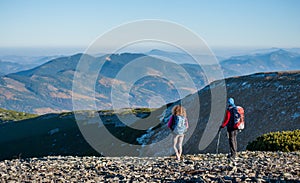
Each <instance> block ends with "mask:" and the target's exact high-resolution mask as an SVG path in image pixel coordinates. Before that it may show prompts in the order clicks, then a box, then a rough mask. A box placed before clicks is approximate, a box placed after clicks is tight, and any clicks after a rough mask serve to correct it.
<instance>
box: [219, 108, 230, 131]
mask: <svg viewBox="0 0 300 183" xmlns="http://www.w3.org/2000/svg"><path fill="white" fill-rule="evenodd" d="M229 119H230V112H229V111H228V110H226V115H225V118H224V121H223V123H222V125H221V127H222V128H224V127H225V126H226V125H227V124H228V122H229Z"/></svg>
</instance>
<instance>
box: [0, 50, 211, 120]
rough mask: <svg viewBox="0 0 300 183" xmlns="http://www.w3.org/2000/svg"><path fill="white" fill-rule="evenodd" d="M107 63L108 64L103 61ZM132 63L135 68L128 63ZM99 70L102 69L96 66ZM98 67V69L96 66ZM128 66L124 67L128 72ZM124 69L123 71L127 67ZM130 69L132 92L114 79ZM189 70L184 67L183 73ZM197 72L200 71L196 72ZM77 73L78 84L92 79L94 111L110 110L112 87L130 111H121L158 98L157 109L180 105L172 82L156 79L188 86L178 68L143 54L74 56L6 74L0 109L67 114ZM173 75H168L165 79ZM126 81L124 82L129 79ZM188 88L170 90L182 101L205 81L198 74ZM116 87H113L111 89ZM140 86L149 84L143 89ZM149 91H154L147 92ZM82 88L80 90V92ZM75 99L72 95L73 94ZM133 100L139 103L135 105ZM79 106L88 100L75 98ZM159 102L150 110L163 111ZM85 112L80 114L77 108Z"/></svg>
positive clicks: (1, 85)
mask: <svg viewBox="0 0 300 183" xmlns="http://www.w3.org/2000/svg"><path fill="white" fill-rule="evenodd" d="M108 57H109V60H108ZM79 60H81V63H84V67H86V69H87V71H85V72H81V71H80V70H78V69H77V65H78V63H79ZM136 60H138V61H139V63H140V62H141V63H142V64H139V63H137V62H136V63H135V62H134V61H136ZM102 64H103V65H102ZM101 65H102V69H101V70H100V71H98V70H97V69H100V66H101ZM128 65H130V66H128ZM127 66H128V67H127ZM128 68H130V69H131V71H130V72H126V73H125V75H126V76H130V77H131V78H132V79H137V81H136V82H135V83H134V86H133V87H132V88H129V87H131V86H129V83H128V81H124V77H123V76H120V77H118V75H117V74H119V73H120V72H121V71H122V70H124V69H128ZM184 68H186V69H189V68H188V67H184ZM197 70H198V72H200V73H201V72H202V71H201V68H198V69H197ZM75 71H77V73H78V75H80V77H81V79H82V82H93V79H92V78H97V79H96V83H95V98H96V100H95V102H96V105H97V107H98V108H99V109H110V108H111V107H112V106H111V105H112V104H111V103H112V101H111V96H110V94H111V91H112V89H113V85H114V87H118V89H117V90H115V91H116V92H117V96H118V98H128V96H127V95H129V96H130V98H129V100H131V101H132V102H131V103H132V105H134V106H121V108H123V107H151V106H150V105H152V104H149V102H150V100H152V99H154V98H153V97H155V96H158V97H160V98H163V99H166V101H163V103H169V102H172V101H176V100H178V99H180V97H178V95H174V91H176V89H175V86H172V81H169V80H166V79H164V77H165V76H162V77H160V76H161V74H162V73H163V74H165V75H167V76H168V75H170V77H172V78H168V79H171V80H172V79H173V81H180V80H184V81H188V80H189V75H187V73H188V71H186V70H183V69H182V67H181V66H180V65H177V64H174V63H170V62H165V61H163V60H160V59H157V58H153V57H149V56H146V55H143V54H130V53H123V54H113V55H109V56H108V55H105V56H102V57H92V56H89V55H83V54H77V55H73V56H70V57H61V58H57V59H54V60H51V61H49V62H47V63H45V64H43V65H41V66H39V67H36V68H34V69H31V70H27V71H22V72H18V73H14V74H9V75H6V76H4V77H1V78H0V91H1V92H0V98H1V102H0V107H3V108H6V109H11V110H17V111H25V112H30V113H39V114H43V113H49V112H61V111H64V110H68V111H70V110H72V109H73V108H72V93H73V91H72V86H73V80H74V73H75ZM170 73H171V74H173V75H171V74H170ZM138 74H140V75H141V76H142V75H143V74H147V76H149V77H141V78H136V77H137V75H138ZM131 78H129V79H131ZM192 82H194V83H196V86H195V87H193V88H190V86H184V85H186V84H185V82H180V83H179V84H180V85H182V86H178V85H177V86H176V87H177V89H181V90H182V91H184V93H185V95H187V94H190V93H193V92H195V91H197V90H198V89H199V88H200V87H203V86H204V85H205V82H206V78H205V76H204V75H203V74H197V75H195V76H194V77H193V78H192ZM116 83H117V84H116ZM145 83H148V84H149V83H151V84H150V85H147V84H145ZM152 85H156V86H157V87H156V89H155V90H153V87H151V86H152ZM84 89H86V88H84V87H82V90H84ZM75 94H76V93H75ZM136 96H137V97H138V98H139V100H135V99H136ZM76 97H78V98H79V99H82V100H93V97H92V96H88V95H80V94H78V95H76ZM163 103H162V101H161V100H157V101H154V102H153V105H155V106H161V105H163ZM83 109H86V108H83Z"/></svg>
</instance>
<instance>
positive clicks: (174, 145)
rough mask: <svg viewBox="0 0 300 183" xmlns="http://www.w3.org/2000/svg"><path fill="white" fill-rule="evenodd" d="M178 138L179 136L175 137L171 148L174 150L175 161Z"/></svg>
mask: <svg viewBox="0 0 300 183" xmlns="http://www.w3.org/2000/svg"><path fill="white" fill-rule="evenodd" d="M178 137H179V135H175V136H174V139H173V148H174V150H175V154H176V157H177V159H178V156H179V154H178V149H177V142H178Z"/></svg>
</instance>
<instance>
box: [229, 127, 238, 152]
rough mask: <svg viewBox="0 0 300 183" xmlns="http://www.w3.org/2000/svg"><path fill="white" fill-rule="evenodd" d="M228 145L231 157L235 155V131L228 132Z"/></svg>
mask: <svg viewBox="0 0 300 183" xmlns="http://www.w3.org/2000/svg"><path fill="white" fill-rule="evenodd" d="M229 146H230V154H231V157H235V155H236V147H237V145H236V131H230V132H229Z"/></svg>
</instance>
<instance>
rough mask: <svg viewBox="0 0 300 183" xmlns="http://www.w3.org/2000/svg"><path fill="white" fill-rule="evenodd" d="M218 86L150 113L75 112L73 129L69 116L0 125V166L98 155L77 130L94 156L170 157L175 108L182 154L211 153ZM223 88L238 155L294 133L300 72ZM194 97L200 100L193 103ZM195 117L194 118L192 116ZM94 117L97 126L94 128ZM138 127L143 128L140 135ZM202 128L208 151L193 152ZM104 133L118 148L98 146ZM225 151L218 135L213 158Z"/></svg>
mask: <svg viewBox="0 0 300 183" xmlns="http://www.w3.org/2000/svg"><path fill="white" fill-rule="evenodd" d="M222 84H224V83H222V82H221V83H220V81H215V82H213V83H211V84H210V85H208V86H206V87H205V88H203V89H202V90H200V91H199V92H197V93H195V94H193V95H190V96H187V97H185V98H183V99H182V100H178V101H176V102H174V103H169V104H167V105H166V106H164V107H161V108H159V109H156V110H150V109H124V110H120V111H109V110H103V111H77V112H75V114H76V116H77V119H78V121H77V123H76V122H75V116H74V113H72V112H68V113H60V114H45V115H42V116H38V117H35V118H31V119H26V120H23V121H18V122H6V123H0V134H1V138H0V160H3V159H11V158H19V157H21V158H24V157H41V156H47V155H100V154H99V153H97V152H96V151H95V150H94V149H93V148H92V147H91V146H90V145H89V144H88V143H87V142H86V140H87V139H85V138H84V137H83V135H82V133H81V132H82V131H81V130H82V129H88V130H90V131H88V132H89V134H90V133H93V134H96V136H95V137H94V139H95V141H94V142H96V143H97V144H96V147H98V148H99V149H98V150H99V151H100V152H101V149H103V151H104V152H105V150H108V151H111V152H112V153H114V154H109V156H113V155H116V156H118V155H119V156H124V155H130V156H164V155H168V154H170V153H171V154H172V153H173V149H172V137H173V136H172V134H171V131H170V130H169V129H168V128H167V121H168V117H169V116H170V115H171V114H170V113H171V109H172V107H173V106H174V105H175V104H179V103H182V104H183V105H184V107H185V108H186V109H187V114H188V117H189V124H190V130H189V131H188V133H187V135H186V139H187V137H190V138H189V140H188V141H187V142H186V141H185V142H184V153H185V154H194V153H207V152H212V153H215V152H216V143H217V138H216V133H217V131H218V127H219V125H220V124H221V121H217V120H215V121H213V124H210V125H208V124H207V123H208V119H209V118H210V117H212V118H214V114H211V113H210V111H211V99H212V96H211V88H214V89H216V90H218V88H219V87H220V86H222ZM225 84H226V89H227V95H228V96H227V97H234V99H235V101H236V104H237V105H241V106H243V107H244V109H245V121H246V128H245V130H243V131H242V132H241V133H239V134H238V150H239V151H241V150H245V148H246V145H247V144H248V142H251V141H252V140H254V139H255V138H256V137H258V136H260V135H262V134H265V133H268V132H272V131H282V130H294V129H299V128H300V112H299V108H300V97H299V89H300V88H299V86H300V71H296V72H272V73H258V74H253V75H249V76H242V77H233V78H228V79H226V80H225ZM197 97H199V99H200V100H197ZM225 98H226V96H225ZM198 101H199V104H200V108H199V111H195V110H196V108H195V107H194V104H195V102H198ZM220 111H221V113H222V111H225V107H222V106H220V110H219V111H217V112H220ZM11 112H12V111H4V113H6V115H7V116H13V115H15V114H16V113H18V114H23V113H19V112H13V113H12V114H10V113H11ZM198 112H200V113H199V116H195V114H198ZM99 117H100V119H101V120H102V121H103V124H102V123H100V120H99ZM10 120H11V119H10ZM125 121H129V122H130V123H131V125H130V127H126V126H125V124H124V122H125ZM78 125H79V126H80V127H81V130H79V128H78ZM104 126H105V127H104ZM141 126H143V127H145V126H147V128H145V129H141V128H140V127H141ZM206 127H208V129H209V130H210V132H209V134H207V133H206V135H208V136H209V137H208V139H210V138H212V139H211V140H209V141H208V143H209V144H208V147H206V148H205V149H203V150H199V148H198V145H199V142H200V139H201V137H202V135H203V134H204V130H205V128H206ZM193 129H194V130H193ZM107 131H109V133H110V134H111V135H113V136H114V137H115V138H117V139H120V140H121V142H122V141H123V143H121V144H116V143H111V142H110V141H106V140H103V139H107V136H106V135H105V134H107ZM89 140H91V139H89ZM158 142H159V143H158ZM210 142H211V143H210ZM94 145H95V144H94ZM133 145H140V146H133ZM128 147H131V148H132V147H135V148H136V150H134V151H128V152H127V151H126V150H124V149H126V148H128ZM123 150H124V151H123ZM228 150H229V148H228V138H227V137H226V130H225V129H223V130H222V132H221V139H220V147H219V152H223V153H227V152H228ZM122 152H123V153H124V152H127V154H126V153H124V154H122ZM104 155H107V154H105V153H104Z"/></svg>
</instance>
